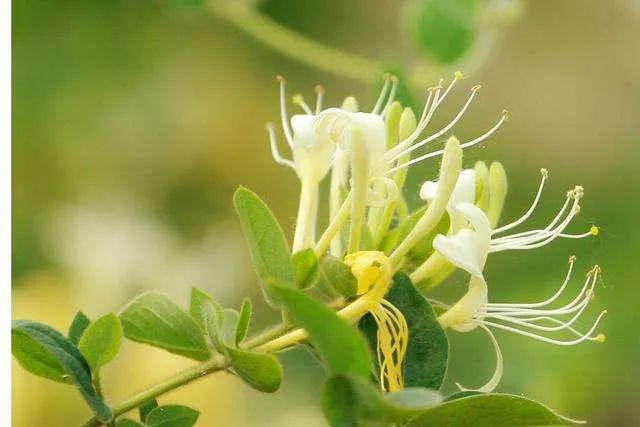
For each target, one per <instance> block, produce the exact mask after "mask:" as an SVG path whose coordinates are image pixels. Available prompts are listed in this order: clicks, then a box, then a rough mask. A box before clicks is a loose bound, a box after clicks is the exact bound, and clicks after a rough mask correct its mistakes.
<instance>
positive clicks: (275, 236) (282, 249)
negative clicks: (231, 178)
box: [233, 187, 296, 306]
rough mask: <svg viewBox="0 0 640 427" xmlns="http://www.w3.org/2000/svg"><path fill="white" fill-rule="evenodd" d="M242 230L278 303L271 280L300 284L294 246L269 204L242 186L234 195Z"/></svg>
mask: <svg viewBox="0 0 640 427" xmlns="http://www.w3.org/2000/svg"><path fill="white" fill-rule="evenodd" d="M233 203H234V205H235V207H236V211H237V213H238V216H239V217H240V223H241V225H242V231H243V232H244V236H245V238H246V239H247V241H248V242H249V248H250V250H251V259H252V260H253V265H254V267H255V269H256V271H257V273H258V276H259V277H260V280H261V282H262V289H263V291H264V293H265V296H266V298H267V300H268V301H269V302H270V303H271V304H272V305H276V306H277V305H278V304H277V302H276V301H274V299H273V295H272V293H271V291H270V285H271V283H274V282H277V283H279V284H281V285H283V286H289V287H294V286H296V276H295V272H294V269H293V263H292V261H291V250H290V249H289V244H288V243H287V240H286V238H285V236H284V232H283V231H282V228H280V224H278V221H277V220H276V218H275V217H274V215H273V214H272V213H271V211H270V210H269V207H268V206H267V205H266V204H265V203H264V202H263V201H262V200H260V198H259V197H258V196H257V195H256V194H255V193H253V192H252V191H250V190H248V189H246V188H244V187H240V188H238V190H236V192H235V194H234V195H233Z"/></svg>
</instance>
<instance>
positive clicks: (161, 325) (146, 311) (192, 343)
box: [120, 292, 211, 360]
mask: <svg viewBox="0 0 640 427" xmlns="http://www.w3.org/2000/svg"><path fill="white" fill-rule="evenodd" d="M120 321H121V322H122V327H123V330H124V336H125V337H127V338H128V339H130V340H132V341H137V342H141V343H144V344H149V345H152V346H154V347H159V348H163V349H165V350H167V351H170V352H171V353H176V354H180V355H182V356H186V357H189V358H191V359H195V360H206V359H208V358H209V356H211V352H210V350H209V347H208V346H207V344H206V342H205V340H204V337H203V336H202V331H201V330H200V327H199V326H198V324H197V323H196V322H195V320H193V319H192V318H191V317H190V316H189V315H188V314H187V313H186V312H185V311H184V310H183V309H182V308H180V307H179V306H178V305H177V304H176V303H174V302H173V301H171V300H170V299H169V297H167V296H166V295H164V294H161V293H159V292H147V293H144V294H142V295H140V296H139V297H137V298H136V299H135V300H133V301H132V302H130V303H129V304H128V305H127V306H126V307H125V308H124V309H123V310H122V312H121V313H120Z"/></svg>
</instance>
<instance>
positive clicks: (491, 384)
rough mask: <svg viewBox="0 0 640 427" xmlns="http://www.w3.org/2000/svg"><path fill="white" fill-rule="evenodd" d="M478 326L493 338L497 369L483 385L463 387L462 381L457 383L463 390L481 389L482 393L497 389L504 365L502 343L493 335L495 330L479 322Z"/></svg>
mask: <svg viewBox="0 0 640 427" xmlns="http://www.w3.org/2000/svg"><path fill="white" fill-rule="evenodd" d="M478 326H479V327H480V328H482V329H483V330H484V331H485V332H486V333H487V335H489V338H490V339H491V344H493V349H494V350H495V352H496V369H495V370H494V371H493V375H492V376H491V379H490V380H489V381H487V383H486V384H485V385H483V386H482V387H479V388H475V389H474V388H466V387H463V386H461V385H460V383H456V385H457V386H458V388H459V389H460V390H461V391H479V392H481V393H491V392H492V391H493V390H495V388H496V387H497V386H498V384H499V383H500V380H501V379H502V371H503V366H504V363H503V359H502V352H501V351H500V345H499V344H498V340H497V339H496V337H495V335H493V332H491V330H490V329H489V328H487V327H486V326H484V325H483V324H482V323H479V322H478Z"/></svg>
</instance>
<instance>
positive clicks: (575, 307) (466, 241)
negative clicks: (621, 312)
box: [433, 169, 606, 392]
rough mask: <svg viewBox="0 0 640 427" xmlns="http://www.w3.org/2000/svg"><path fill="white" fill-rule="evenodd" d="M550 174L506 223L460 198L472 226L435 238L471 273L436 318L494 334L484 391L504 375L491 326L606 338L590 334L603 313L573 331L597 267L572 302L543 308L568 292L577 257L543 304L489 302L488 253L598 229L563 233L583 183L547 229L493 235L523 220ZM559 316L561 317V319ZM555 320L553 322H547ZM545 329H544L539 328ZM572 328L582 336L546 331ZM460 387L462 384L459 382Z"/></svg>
mask: <svg viewBox="0 0 640 427" xmlns="http://www.w3.org/2000/svg"><path fill="white" fill-rule="evenodd" d="M546 179H547V171H546V170H544V169H543V170H542V181H541V184H540V187H539V189H538V192H537V194H536V198H535V199H534V202H533V204H532V206H531V208H530V209H529V210H527V212H526V213H525V214H524V215H523V216H522V217H521V218H519V219H518V220H516V221H514V222H512V223H510V224H507V225H505V226H502V227H499V228H496V229H493V230H492V227H491V223H490V221H489V218H488V216H487V214H486V213H485V212H484V211H483V210H482V209H480V208H479V207H477V206H475V205H473V204H471V203H468V202H461V203H458V204H457V205H456V206H455V210H456V211H457V213H458V214H459V215H461V217H463V218H464V219H466V220H468V221H469V224H470V228H463V229H460V230H459V231H457V232H456V233H455V234H453V235H451V236H444V235H438V236H436V238H435V239H434V241H433V247H434V249H436V251H438V252H439V253H440V254H441V255H442V256H444V257H445V258H446V259H447V260H448V261H449V262H451V263H452V264H453V265H455V266H456V267H458V268H461V269H463V270H465V271H467V272H468V273H469V274H470V275H471V278H470V280H469V286H468V290H467V293H466V294H465V295H464V296H463V297H462V298H461V299H460V300H459V301H458V302H457V303H455V304H454V305H453V306H451V307H449V308H448V309H447V310H446V311H445V312H444V313H443V314H441V315H440V316H439V317H438V321H439V322H440V324H441V325H442V326H443V327H445V328H447V327H449V328H452V329H454V330H457V331H459V332H468V331H471V330H473V329H475V328H477V327H481V328H482V329H483V330H485V332H487V333H488V334H489V336H490V338H491V341H492V343H493V346H494V349H495V351H496V361H497V363H496V369H495V371H494V375H493V377H492V378H491V379H490V380H489V382H487V384H485V385H484V386H482V387H480V388H479V389H478V390H480V391H485V392H488V391H491V390H493V389H494V388H495V387H496V385H497V384H498V382H499V381H500V378H501V375H502V355H501V352H500V347H499V346H498V343H497V340H496V339H495V337H494V336H493V334H492V332H491V331H490V329H489V328H490V327H491V328H498V329H503V330H507V331H510V332H514V333H518V334H521V335H525V336H528V337H530V338H533V339H537V340H540V341H544V342H548V343H552V344H557V345H574V344H578V343H581V342H583V341H585V340H591V341H602V340H603V339H604V335H602V334H600V335H597V336H592V334H593V332H594V331H595V329H596V328H597V326H598V323H599V322H600V320H601V318H602V316H604V314H605V313H606V312H602V313H601V314H600V315H599V316H598V318H597V319H596V321H595V322H594V324H593V326H592V327H591V329H590V330H589V331H588V332H587V333H585V334H583V333H580V332H578V331H577V330H575V329H574V328H573V327H572V326H571V325H572V324H573V323H574V322H575V321H576V320H577V319H578V318H579V317H580V315H581V314H582V313H583V312H584V310H585V308H586V307H587V305H588V303H589V301H590V300H591V299H592V297H593V288H594V286H595V283H596V280H597V276H598V273H599V268H598V267H597V266H596V267H594V268H593V269H592V270H591V271H590V272H589V274H588V275H587V280H586V281H585V284H584V286H583V287H582V290H581V291H580V293H579V294H578V296H576V297H575V298H574V299H573V300H572V301H571V302H570V303H569V304H566V305H564V306H562V307H559V308H554V309H547V308H543V307H546V306H548V305H549V304H551V303H553V302H554V301H555V300H556V299H557V298H558V297H559V296H560V295H561V294H562V293H563V291H564V289H565V287H566V285H567V283H568V282H569V279H570V276H571V271H572V269H573V263H574V262H575V258H574V257H572V258H571V259H570V268H569V272H568V274H567V277H566V279H565V281H564V282H563V284H562V286H561V287H560V289H559V290H558V291H557V292H556V294H555V295H554V296H553V297H551V298H549V299H547V300H545V301H542V302H539V303H524V304H523V303H490V302H489V300H488V288H487V283H486V281H485V278H484V275H483V270H484V266H485V263H486V261H487V256H488V255H489V253H491V252H498V251H502V250H509V249H515V250H517V249H530V248H536V247H540V246H543V245H545V244H547V243H549V242H550V241H552V240H553V239H555V238H557V237H568V238H580V237H586V236H589V235H593V234H597V228H596V227H592V228H591V230H589V232H587V233H583V234H576V235H573V234H564V233H563V231H564V229H565V228H566V227H567V225H568V224H569V222H570V221H571V219H572V218H573V217H574V216H575V214H577V213H578V211H579V204H578V202H579V200H580V198H581V197H582V195H583V190H582V187H575V188H574V189H573V190H571V191H569V192H568V194H567V200H566V201H565V204H564V206H563V207H562V208H561V209H560V212H559V213H558V214H557V215H556V217H555V218H554V219H553V220H552V221H551V223H550V224H549V225H548V226H547V227H545V229H543V230H532V231H528V232H522V233H517V234H513V235H511V236H505V237H494V236H495V234H497V233H502V232H504V231H506V230H509V229H511V228H514V227H516V226H518V225H520V224H521V223H523V222H524V221H525V220H526V219H527V218H528V217H529V216H530V215H531V213H532V212H533V211H534V210H535V207H536V205H537V203H538V200H539V198H540V194H541V192H542V189H543V187H544V182H545V180H546ZM571 200H573V203H572V204H571V208H570V210H569V213H567V214H566V216H565V218H564V219H562V216H563V215H565V212H566V211H567V207H568V206H569V204H570V201H571ZM573 313H575V314H574V315H573V316H572V317H571V319H570V320H568V321H564V320H562V318H561V317H562V316H564V315H567V314H573ZM559 317H560V318H559ZM549 324H552V325H553V326H549ZM538 331H542V332H538ZM557 331H569V332H570V333H571V334H574V335H577V336H578V338H576V339H572V340H557V339H554V338H550V337H547V336H544V335H541V333H543V332H557ZM461 388H462V387H461Z"/></svg>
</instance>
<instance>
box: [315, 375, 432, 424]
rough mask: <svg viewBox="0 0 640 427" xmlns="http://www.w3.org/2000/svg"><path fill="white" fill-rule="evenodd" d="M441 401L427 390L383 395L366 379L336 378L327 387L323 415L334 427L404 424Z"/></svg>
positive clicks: (413, 389)
mask: <svg viewBox="0 0 640 427" xmlns="http://www.w3.org/2000/svg"><path fill="white" fill-rule="evenodd" d="M441 401H442V396H440V393H438V392H437V391H434V390H428V389H424V388H406V389H404V390H402V391H399V392H395V393H388V394H383V393H382V392H380V391H379V390H378V389H377V388H376V387H374V386H373V385H372V384H371V383H370V382H368V381H366V380H365V379H363V378H357V377H353V376H348V375H335V376H333V377H331V378H329V379H328V380H327V382H326V384H325V388H324V391H323V396H322V408H323V411H324V414H325V416H326V418H327V420H328V421H329V424H331V425H332V426H357V425H361V423H360V422H361V421H369V422H375V423H381V422H383V423H390V424H394V423H403V422H406V421H407V420H410V419H411V418H414V417H416V416H418V415H420V414H421V413H423V412H425V411H426V410H428V409H431V408H433V407H434V406H435V405H437V404H439V403H440V402H441Z"/></svg>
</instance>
